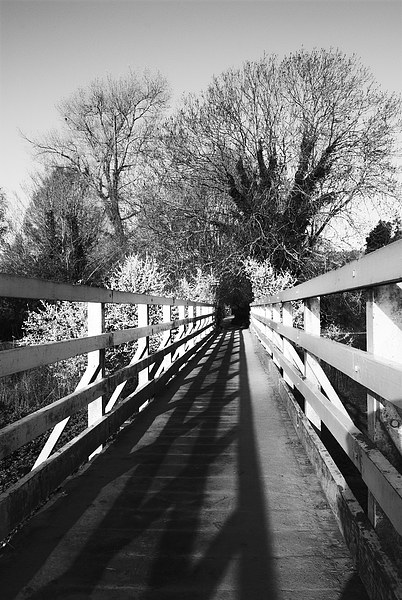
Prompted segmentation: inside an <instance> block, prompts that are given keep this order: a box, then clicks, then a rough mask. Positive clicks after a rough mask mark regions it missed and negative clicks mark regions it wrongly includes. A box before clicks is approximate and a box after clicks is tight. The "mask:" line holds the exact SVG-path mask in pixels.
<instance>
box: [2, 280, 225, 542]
mask: <svg viewBox="0 0 402 600" xmlns="http://www.w3.org/2000/svg"><path fill="white" fill-rule="evenodd" d="M0 295H2V296H4V297H15V298H31V299H42V300H59V301H71V302H85V303H87V309H88V310H87V313H88V335H87V336H86V337H80V338H74V339H65V340H61V341H57V342H49V343H44V344H38V345H35V346H21V347H17V348H13V349H11V350H3V351H0V376H6V375H11V374H14V373H20V372H23V371H27V370H29V369H33V368H36V367H39V366H45V365H51V364H53V363H56V362H58V361H60V360H64V359H67V358H71V357H74V356H78V355H82V354H85V355H87V357H88V358H87V368H86V371H85V373H84V374H83V376H82V378H81V381H80V382H79V384H78V386H77V387H76V389H75V391H73V392H72V393H70V394H68V395H67V396H64V397H62V398H59V399H57V400H56V401H54V402H52V403H51V404H48V405H45V406H43V407H42V408H40V409H39V410H36V411H34V412H33V413H31V414H29V415H27V416H25V417H24V418H22V419H20V420H19V421H17V422H15V423H10V424H9V425H7V426H6V427H4V428H3V429H1V430H0V460H1V459H2V458H4V457H6V456H8V455H9V454H11V453H12V452H14V451H15V450H17V449H19V448H21V447H22V446H24V445H25V444H27V443H28V442H30V441H32V440H34V439H35V438H37V437H38V436H39V435H41V434H43V433H45V432H46V431H48V430H52V431H51V433H50V436H49V437H48V439H47V441H46V443H45V446H44V447H43V449H42V451H41V453H40V455H39V456H38V458H37V460H36V462H35V464H34V466H33V470H32V471H31V473H30V474H28V475H26V476H25V477H23V478H22V479H21V480H20V481H18V482H17V483H16V484H15V485H12V486H11V487H10V488H8V489H7V490H6V491H5V492H4V493H3V494H1V495H0V540H2V539H3V538H4V537H6V536H7V535H8V534H9V533H10V532H11V531H12V530H13V529H14V528H15V527H16V526H18V525H19V523H20V522H21V521H22V520H24V519H25V518H26V517H27V516H28V515H29V514H30V513H31V512H32V510H34V509H35V507H36V506H38V504H40V503H41V502H43V501H44V500H45V499H46V498H47V497H48V495H49V494H50V493H51V492H52V491H53V490H54V489H55V488H56V487H58V486H59V485H60V484H61V483H62V482H63V481H64V479H65V478H66V477H67V476H68V475H70V474H71V473H72V472H73V471H74V470H75V469H77V468H78V467H79V466H80V465H81V464H82V463H83V462H85V461H86V460H88V457H89V458H91V457H92V456H93V455H94V454H95V453H97V452H99V451H100V450H101V448H102V445H104V444H105V443H106V441H107V439H108V438H109V437H110V436H111V435H112V434H113V433H116V432H117V431H118V430H119V429H120V427H121V425H122V424H123V423H124V422H125V421H126V420H127V419H129V418H133V416H134V415H135V414H136V413H138V411H140V410H143V409H144V408H145V407H146V405H147V404H148V403H149V402H150V401H151V400H152V399H153V397H154V396H155V394H156V393H157V392H158V390H160V389H161V388H162V387H163V386H164V385H166V383H167V382H168V381H169V380H170V379H171V378H172V377H174V375H175V374H176V373H177V372H178V371H179V369H180V368H182V366H183V365H184V364H186V362H188V361H189V360H190V359H191V358H192V357H193V356H194V355H195V354H196V353H197V352H198V351H199V350H200V349H201V348H202V346H203V345H204V344H205V343H206V341H207V340H208V339H209V338H210V337H211V335H212V334H213V332H214V328H215V308H214V306H213V305H212V304H210V303H207V302H196V301H191V300H183V299H177V298H166V297H160V296H153V295H146V294H136V293H131V292H120V291H118V290H110V289H107V288H101V287H99V288H95V287H90V286H81V285H70V284H64V283H55V282H52V281H47V280H40V279H33V278H24V277H18V276H14V275H13V276H11V275H7V274H0ZM107 304H132V305H136V306H137V314H138V322H137V326H136V327H131V328H129V329H118V330H114V331H108V332H105V330H104V314H105V305H107ZM151 306H161V307H162V308H161V312H162V313H163V315H162V320H161V321H160V322H157V323H155V322H153V323H152V324H151V323H150V316H149V308H150V307H151ZM162 309H163V310H162ZM173 309H175V311H176V314H175V315H173V314H172V310H173ZM186 312H187V314H186ZM173 316H174V317H175V318H172V317H173ZM177 316H178V318H177ZM173 332H175V335H174V336H173ZM155 334H161V337H162V339H161V341H160V345H159V348H158V349H157V350H156V351H154V352H151V351H150V345H149V340H150V336H152V335H155ZM128 342H136V344H137V349H136V352H135V354H134V356H133V357H132V358H131V360H130V362H129V364H127V365H125V366H123V367H122V368H120V369H118V370H117V371H115V372H113V373H111V374H109V375H106V374H105V366H104V353H105V349H107V348H113V347H117V346H119V345H121V344H126V343H128ZM133 378H135V379H133ZM129 381H136V382H138V383H137V387H136V389H135V390H134V391H132V392H131V393H130V394H129V395H126V397H124V393H123V392H124V387H125V386H126V384H127V383H128V382H129ZM105 398H106V400H107V403H106V401H105ZM85 407H87V408H88V426H87V428H86V429H84V431H83V432H82V433H80V434H79V435H78V436H76V437H75V438H74V439H73V440H71V441H69V442H68V443H67V444H65V445H64V446H63V447H62V448H61V449H60V450H58V451H57V452H54V448H55V445H56V443H57V442H58V440H59V438H60V435H61V433H62V432H63V430H64V428H65V426H66V424H67V422H68V420H69V418H70V417H71V416H72V415H73V414H74V413H76V412H77V411H79V410H81V409H82V408H85Z"/></svg>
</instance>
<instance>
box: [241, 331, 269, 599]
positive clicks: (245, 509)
mask: <svg viewBox="0 0 402 600" xmlns="http://www.w3.org/2000/svg"><path fill="white" fill-rule="evenodd" d="M248 335H250V334H248ZM240 365H241V366H240V398H241V402H240V425H241V427H240V433H239V457H238V469H239V511H240V512H241V515H242V521H241V538H242V548H241V566H240V574H239V579H240V581H239V585H240V596H239V598H240V600H249V599H250V598H269V599H270V600H275V599H276V598H277V597H278V591H277V582H276V575H275V567H274V560H273V552H272V540H271V537H272V533H271V532H270V531H269V523H268V509H269V507H268V506H267V501H266V498H265V492H264V486H263V482H262V472H261V467H260V457H259V455H258V448H257V442H256V432H255V427H254V415H253V413H254V409H253V397H252V392H251V388H250V375H252V373H250V372H249V368H248V365H247V356H246V351H245V344H244V333H243V331H241V333H240Z"/></svg>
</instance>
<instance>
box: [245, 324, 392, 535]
mask: <svg viewBox="0 0 402 600" xmlns="http://www.w3.org/2000/svg"><path fill="white" fill-rule="evenodd" d="M257 335H258V337H259V338H260V339H261V340H262V341H263V343H264V344H265V345H266V346H267V347H268V348H269V350H270V353H271V354H272V355H273V356H274V358H275V361H276V362H277V364H279V366H280V367H281V368H282V369H283V370H284V372H286V375H287V377H289V379H290V380H291V381H292V383H293V384H294V385H295V386H296V387H297V389H298V390H299V391H300V393H301V394H302V395H303V397H304V398H306V399H307V400H308V401H309V402H310V403H311V404H312V406H313V408H314V410H315V411H316V412H317V413H318V415H319V416H320V418H321V420H322V421H323V423H325V425H326V427H327V428H328V429H329V431H330V432H331V433H332V435H333V436H334V437H335V439H336V440H337V441H338V443H339V444H340V445H341V447H342V448H343V450H344V451H345V453H346V454H347V455H348V456H349V458H350V459H351V460H352V462H353V463H354V465H355V466H356V467H357V468H358V469H359V471H360V473H361V475H362V479H363V481H364V482H365V483H366V485H367V486H368V488H369V489H370V491H371V492H372V494H373V495H374V497H375V498H376V499H377V501H378V502H379V504H380V505H381V507H382V509H383V510H384V512H385V514H386V515H387V516H388V518H389V519H390V521H391V523H392V524H393V525H394V527H395V529H396V530H397V531H398V533H399V534H400V535H402V476H401V475H400V474H399V473H398V471H397V470H396V469H395V468H394V467H393V466H392V465H391V464H390V463H389V461H388V460H387V459H386V458H385V457H384V456H383V454H382V453H381V452H380V451H379V450H378V449H377V448H375V446H374V444H372V443H371V442H370V441H369V440H368V439H367V438H366V437H365V436H364V435H363V434H362V433H361V431H360V430H359V429H358V428H357V427H355V426H354V425H353V423H352V422H351V421H350V419H348V418H347V417H345V415H344V414H343V413H341V411H339V410H338V409H337V408H336V407H335V406H334V405H333V404H332V403H331V402H330V400H329V399H328V398H326V396H324V394H322V393H321V392H320V391H319V389H318V388H317V386H315V385H314V384H312V383H311V382H309V381H308V380H306V378H305V377H304V376H301V375H300V372H299V371H298V369H296V368H295V367H294V365H293V364H292V363H291V362H290V361H289V360H287V359H286V358H285V357H284V356H283V354H282V352H281V351H280V350H279V349H278V348H277V347H276V346H275V344H274V343H273V342H272V341H271V340H269V339H268V337H267V336H266V335H265V334H264V333H263V332H262V331H261V330H258V331H257Z"/></svg>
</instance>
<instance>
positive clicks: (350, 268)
mask: <svg viewBox="0 0 402 600" xmlns="http://www.w3.org/2000/svg"><path fill="white" fill-rule="evenodd" d="M401 256H402V240H398V241H397V242H394V243H393V244H389V245H388V246H385V247H384V248H380V249H379V250H376V251H375V252H371V253H370V254H367V255H365V256H363V257H362V258H359V259H357V260H353V261H351V262H350V263H348V264H346V265H344V266H343V267H340V268H339V269H336V270H334V271H329V272H328V273H324V274H323V275H320V276H318V277H315V278H314V279H310V280H309V281H305V282H303V283H300V284H299V285H296V286H294V287H292V288H289V289H286V290H283V291H281V292H278V293H277V294H275V295H273V296H269V297H267V298H266V299H265V300H264V302H255V303H254V306H263V305H264V304H266V303H275V302H289V301H291V300H306V299H308V298H314V297H317V296H326V295H328V294H335V293H340V292H347V291H352V290H358V289H364V288H368V287H374V286H377V285H385V284H389V283H395V282H398V281H401V280H402V262H401Z"/></svg>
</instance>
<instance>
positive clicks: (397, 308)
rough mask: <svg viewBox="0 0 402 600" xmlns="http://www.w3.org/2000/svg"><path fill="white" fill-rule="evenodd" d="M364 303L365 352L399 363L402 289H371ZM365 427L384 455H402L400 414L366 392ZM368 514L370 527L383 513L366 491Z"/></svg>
mask: <svg viewBox="0 0 402 600" xmlns="http://www.w3.org/2000/svg"><path fill="white" fill-rule="evenodd" d="M368 294H369V296H368V299H367V305H366V321H367V322H366V329H367V352H370V353H371V354H375V355H376V356H378V357H380V358H383V359H388V360H391V361H394V362H399V363H401V361H402V291H401V289H400V285H399V284H391V285H382V286H379V287H376V288H372V289H371V290H370V291H369V292H368ZM367 429H368V434H369V437H370V438H371V439H372V440H373V442H375V444H376V445H377V446H378V447H379V449H380V450H381V452H382V453H383V454H384V455H385V456H387V457H391V462H392V455H394V456H395V453H396V452H399V454H402V414H401V413H399V411H398V410H397V409H396V407H395V406H394V405H392V404H390V403H388V402H386V401H384V402H380V401H379V399H378V398H375V397H374V396H372V395H371V394H368V395H367ZM368 515H369V518H370V520H371V522H372V524H373V526H374V527H378V526H379V525H380V523H381V521H382V520H383V514H382V511H381V509H379V507H378V505H377V503H376V502H375V500H374V497H373V496H372V494H370V492H369V498H368Z"/></svg>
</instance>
